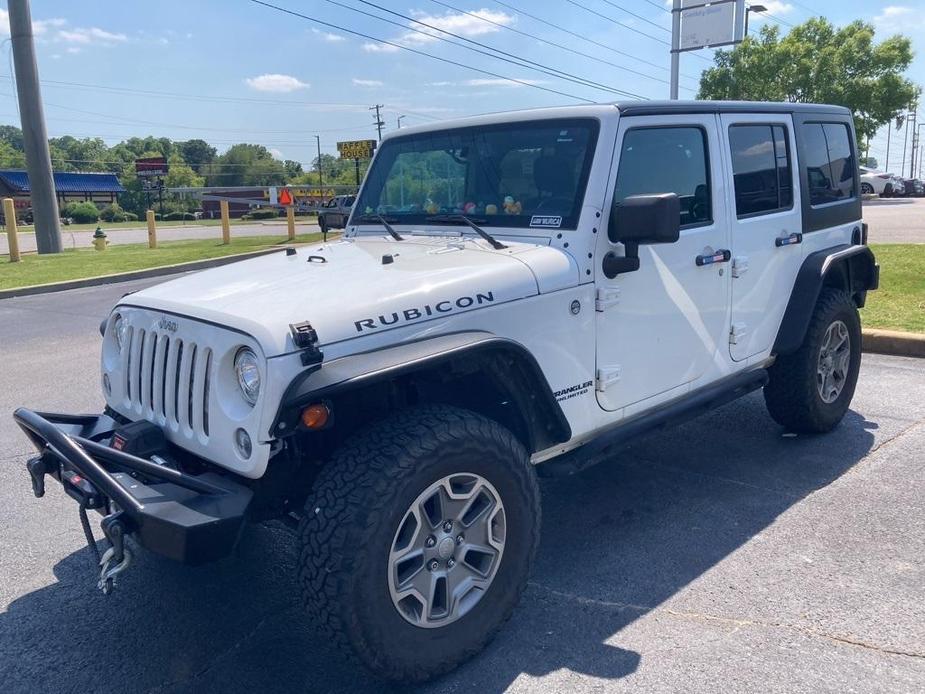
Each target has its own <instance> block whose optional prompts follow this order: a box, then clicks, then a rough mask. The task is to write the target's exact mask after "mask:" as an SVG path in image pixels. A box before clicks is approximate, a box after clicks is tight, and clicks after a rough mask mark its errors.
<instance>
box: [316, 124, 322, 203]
mask: <svg viewBox="0 0 925 694" xmlns="http://www.w3.org/2000/svg"><path fill="white" fill-rule="evenodd" d="M315 144H316V145H318V188H319V189H320V190H321V200H322V201H323V200H324V176H323V174H322V173H321V138H320V137H319V136H318V135H315Z"/></svg>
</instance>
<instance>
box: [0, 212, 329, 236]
mask: <svg viewBox="0 0 925 694" xmlns="http://www.w3.org/2000/svg"><path fill="white" fill-rule="evenodd" d="M295 221H296V224H299V223H303V224H314V223H315V222H316V217H315V215H311V216H305V215H300V216H298V217H296V218H295ZM267 222H271V223H274V224H276V223H280V224H285V223H286V218H285V217H280V218H279V219H232V220H231V224H232V225H233V226H238V225H241V224H261V223H267ZM147 224H148V223H147V222H146V221H145V220H144V218H141V219H139V220H138V221H137V222H93V223H92V224H70V225H68V226H65V225H63V224H62V225H61V233H62V234H67V233H68V232H69V231H94V230H95V229H96V228H97V227H98V226H100V227H103V231H106V232H109V231H118V230H120V229H145V228H147ZM221 224H222V220H220V219H197V220H192V219H188V220H185V221H179V220H178V221H175V222H166V221H158V222H157V228H158V229H161V228H164V227H187V226H188V227H217V226H221ZM17 231H18V232H19V233H20V234H34V233H35V228H34V227H33V226H32V225H31V224H19V225H17Z"/></svg>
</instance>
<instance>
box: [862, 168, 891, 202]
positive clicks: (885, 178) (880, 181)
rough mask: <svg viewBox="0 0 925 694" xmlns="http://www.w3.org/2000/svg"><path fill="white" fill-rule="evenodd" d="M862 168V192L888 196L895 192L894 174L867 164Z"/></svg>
mask: <svg viewBox="0 0 925 694" xmlns="http://www.w3.org/2000/svg"><path fill="white" fill-rule="evenodd" d="M858 168H859V169H860V170H861V192H862V193H864V194H866V195H871V194H876V195H879V196H881V197H884V198H888V197H890V196H891V195H892V194H893V174H888V173H884V172H883V171H878V170H877V169H871V168H869V167H867V166H860V167H858Z"/></svg>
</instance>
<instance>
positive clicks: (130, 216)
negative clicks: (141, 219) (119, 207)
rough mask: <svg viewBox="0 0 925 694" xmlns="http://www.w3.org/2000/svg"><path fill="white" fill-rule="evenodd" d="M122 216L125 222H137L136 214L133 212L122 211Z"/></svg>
mask: <svg viewBox="0 0 925 694" xmlns="http://www.w3.org/2000/svg"><path fill="white" fill-rule="evenodd" d="M122 216H123V217H125V221H126V222H137V221H138V215H137V214H135V213H134V212H123V213H122Z"/></svg>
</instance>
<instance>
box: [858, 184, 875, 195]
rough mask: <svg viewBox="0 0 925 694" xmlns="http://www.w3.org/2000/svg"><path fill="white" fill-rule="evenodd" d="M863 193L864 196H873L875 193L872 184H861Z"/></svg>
mask: <svg viewBox="0 0 925 694" xmlns="http://www.w3.org/2000/svg"><path fill="white" fill-rule="evenodd" d="M861 192H862V193H863V194H864V195H872V194H873V192H874V187H873V186H872V185H871V184H870V183H861Z"/></svg>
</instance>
